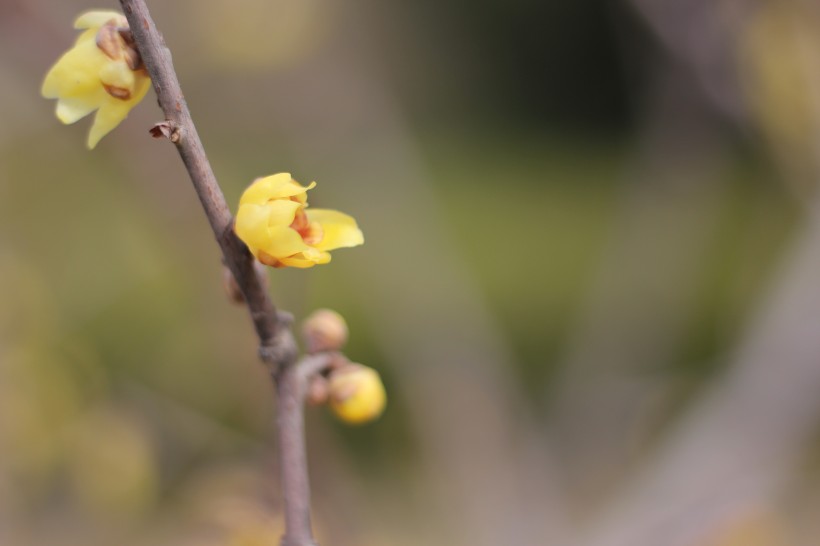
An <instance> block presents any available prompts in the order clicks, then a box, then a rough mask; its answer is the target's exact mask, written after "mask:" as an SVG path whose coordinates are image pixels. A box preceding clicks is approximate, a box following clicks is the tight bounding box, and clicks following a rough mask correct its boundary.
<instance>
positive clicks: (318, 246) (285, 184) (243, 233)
mask: <svg viewBox="0 0 820 546" xmlns="http://www.w3.org/2000/svg"><path fill="white" fill-rule="evenodd" d="M315 186H316V182H311V183H310V185H309V186H307V187H304V186H302V185H301V184H299V183H298V182H296V181H295V180H293V178H291V176H290V173H279V174H274V175H271V176H266V177H264V178H258V179H256V180H255V181H254V182H253V184H251V185H250V186H249V187H248V189H246V190H245V193H243V194H242V197H241V199H240V200H239V210H238V211H237V213H236V224H235V226H234V231H235V232H236V235H237V236H238V237H239V238H240V239H242V241H243V242H244V243H245V244H246V245H248V248H249V249H250V251H251V252H252V253H253V255H254V256H256V258H257V259H258V260H259V261H260V262H262V263H263V264H265V265H269V266H272V267H287V266H290V267H300V268H305V267H313V266H314V265H316V264H326V263H328V262H329V261H330V253H329V252H328V251H329V250H333V249H336V248H342V247H351V246H358V245H360V244H363V243H364V236H363V235H362V232H361V230H359V226H357V225H356V220H354V219H353V218H352V217H351V216H348V215H347V214H344V213H341V212H338V211H335V210H327V209H310V208H308V203H307V191H308V190H310V189H313V188H314V187H315Z"/></svg>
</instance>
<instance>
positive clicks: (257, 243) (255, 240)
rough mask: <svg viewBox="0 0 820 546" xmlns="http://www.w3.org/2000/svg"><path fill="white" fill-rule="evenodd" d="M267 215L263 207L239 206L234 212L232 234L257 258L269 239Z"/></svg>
mask: <svg viewBox="0 0 820 546" xmlns="http://www.w3.org/2000/svg"><path fill="white" fill-rule="evenodd" d="M269 231H270V230H269V228H268V214H267V211H266V209H265V207H264V206H263V205H241V206H240V207H239V210H238V211H237V212H236V223H235V224H234V233H236V236H237V237H239V238H240V239H241V240H242V242H244V243H245V244H246V245H248V248H249V249H250V251H251V253H253V255H254V256H258V253H259V248H260V247H262V246H264V245H265V243H266V242H267V240H268V238H269V234H268V233H269Z"/></svg>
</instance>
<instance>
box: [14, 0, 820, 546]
mask: <svg viewBox="0 0 820 546" xmlns="http://www.w3.org/2000/svg"><path fill="white" fill-rule="evenodd" d="M117 7H118V4H117V3H116V2H107V3H106V2H101V3H97V4H95V5H89V4H86V3H84V2H81V1H79V0H70V1H69V0H63V1H61V2H57V1H48V0H0V75H1V76H0V82H2V83H0V116H2V117H1V118H0V119H2V125H0V544H3V545H9V546H43V545H47V544H55V543H59V544H61V545H62V546H72V545H78V546H79V545H83V546H96V545H101V546H102V545H106V546H108V545H110V544H118V545H125V546H127V545H143V544H151V545H157V546H163V545H174V546H211V545H229V546H255V545H270V544H278V540H279V536H280V535H281V531H282V528H281V525H282V523H281V518H280V506H281V501H280V498H279V494H278V485H277V475H276V446H275V444H274V442H273V426H274V419H275V416H274V414H273V396H272V395H273V393H272V388H271V386H270V384H269V381H268V378H267V377H266V374H265V371H264V369H263V367H262V366H261V365H260V364H259V362H258V361H257V359H256V355H255V352H256V351H255V339H254V336H253V331H252V328H251V325H250V321H249V319H248V317H247V315H246V312H245V310H244V309H243V308H241V307H235V306H231V305H230V304H229V303H228V302H227V300H226V298H225V296H224V294H223V291H222V287H221V282H222V281H221V274H222V273H221V266H220V263H219V254H218V250H217V247H216V245H215V244H214V241H213V240H212V236H211V234H210V232H209V229H208V227H207V223H206V221H205V217H204V215H203V213H202V211H201V210H200V207H199V204H198V202H197V200H196V198H195V195H194V193H193V191H192V188H191V187H190V183H189V181H188V179H187V175H186V173H185V171H184V169H183V167H182V164H181V162H180V161H179V159H178V157H177V155H176V152H175V150H174V149H173V147H172V146H169V145H168V144H167V143H166V142H163V141H155V140H152V139H151V138H149V136H148V132H147V131H148V129H149V128H150V127H151V126H152V124H153V123H155V122H156V121H159V120H160V119H161V112H160V110H159V109H158V108H157V107H156V104H155V99H154V97H153V93H151V94H149V96H148V97H147V98H146V100H145V101H144V103H143V104H141V105H140V106H139V107H138V108H136V109H135V110H134V111H133V112H132V113H131V115H130V117H129V118H128V120H126V121H125V122H124V123H123V124H122V125H121V126H120V127H119V128H118V129H117V130H115V131H114V132H112V133H111V134H110V135H109V136H107V137H106V138H105V139H103V141H102V142H101V143H100V145H99V146H98V147H97V149H96V150H94V151H92V152H89V151H87V150H86V149H85V147H84V143H85V138H86V134H87V131H88V127H89V126H90V119H85V120H82V121H80V122H78V123H77V124H75V125H72V126H62V125H60V124H59V123H58V121H57V120H56V119H55V117H54V103H53V102H50V101H46V100H45V99H42V98H41V97H40V96H39V87H40V85H41V82H42V78H43V76H44V75H45V73H46V71H47V70H48V68H49V67H50V66H51V65H52V64H53V63H54V62H55V61H56V59H57V58H58V56H59V55H60V54H61V53H62V52H63V51H64V50H66V49H67V48H68V47H69V46H70V44H71V43H72V42H73V40H74V38H75V32H74V31H73V29H72V27H71V25H72V22H73V20H74V18H75V17H76V15H77V14H79V13H80V12H82V11H84V10H86V9H90V8H104V9H116V8H117ZM149 7H150V8H151V9H152V12H153V14H154V17H155V19H156V22H157V25H158V27H159V29H160V31H162V32H163V33H164V35H165V39H166V42H167V43H168V45H169V47H170V48H171V50H172V52H173V55H174V61H175V64H176V68H177V70H178V73H179V77H180V80H181V83H182V86H183V89H184V91H185V92H186V97H187V100H188V103H189V106H190V108H191V110H192V113H193V116H194V119H195V121H196V123H197V125H198V128H199V131H200V133H201V136H202V139H203V141H204V143H205V147H206V149H207V150H208V152H209V155H210V158H211V161H212V163H213V167H214V169H215V171H216V174H217V177H218V178H219V180H220V182H221V184H222V186H223V189H224V191H225V193H226V196H227V198H228V200H229V202H230V203H232V204H234V203H236V202H237V200H238V197H239V195H240V194H241V192H242V190H243V189H244V188H245V187H246V186H247V184H249V183H250V182H251V181H252V180H253V179H254V178H255V177H258V176H262V175H267V174H272V173H275V172H281V171H289V172H291V173H293V176H294V177H295V178H296V179H297V180H300V181H302V182H309V181H311V180H316V181H317V182H318V187H317V188H316V189H315V190H313V191H312V192H311V204H313V205H314V206H323V207H329V208H338V209H339V210H343V211H346V212H349V213H350V214H352V215H354V216H355V217H356V218H357V219H358V220H359V223H360V225H361V226H362V228H363V231H364V233H365V237H366V241H367V244H366V245H365V246H363V247H361V248H358V249H353V250H342V251H338V252H336V253H334V257H333V263H332V265H330V266H328V267H317V268H314V269H312V270H308V271H302V270H296V271H289V270H276V271H272V272H271V274H270V275H271V281H272V283H271V292H272V296H273V299H274V301H275V302H277V303H278V304H279V305H280V306H281V307H282V308H285V309H288V310H290V311H292V312H294V313H295V315H296V317H297V319H298V318H299V317H304V316H306V315H307V314H308V313H309V312H310V311H312V310H314V309H316V308H319V307H331V308H334V309H336V310H338V311H339V312H341V313H342V314H343V315H344V316H345V317H346V318H347V319H348V322H349V325H350V328H351V333H352V335H351V342H350V344H349V348H348V350H347V354H348V356H349V357H350V358H351V359H353V360H355V361H359V362H363V363H365V364H367V365H369V366H373V367H375V368H377V369H378V370H379V371H380V372H381V373H382V375H383V377H384V379H385V383H386V385H387V388H388V392H389V404H388V410H387V412H386V414H385V415H384V416H383V418H382V419H381V420H380V421H378V422H376V423H374V424H371V425H368V426H364V427H359V428H349V427H346V426H344V425H341V424H339V423H337V422H336V421H334V419H333V417H332V416H331V415H330V414H329V413H328V412H327V411H326V410H325V409H324V408H313V409H310V410H309V412H308V434H309V439H308V440H309V441H308V443H309V446H308V451H309V453H310V466H311V479H312V486H313V495H314V508H315V513H314V522H315V527H316V530H317V535H318V538H319V541H320V543H321V544H324V545H327V546H333V545H341V546H347V545H350V546H352V545H361V546H389V545H397V546H402V545H417V544H430V545H454V544H457V545H462V544H463V545H470V546H484V545H487V546H497V545H499V544H522V545H524V544H526V545H545V546H551V545H560V546H644V545H645V546H659V545H663V546H678V545H680V546H696V545H698V546H779V545H788V546H795V545H798V546H799V545H807V546H812V545H814V546H816V545H817V544H818V542H817V537H818V536H820V520H818V519H817V518H816V514H817V513H818V510H820V335H818V334H820V220H818V218H817V217H816V216H817V215H816V212H815V200H816V192H817V180H818V176H820V159H819V158H820V154H819V153H818V152H819V151H820V148H818V147H819V146H820V53H818V52H820V7H818V5H817V4H816V3H814V2H811V1H807V0H735V1H730V0H726V1H715V0H660V1H659V0H631V1H627V0H624V1H622V2H604V1H594V0H553V1H550V2H536V1H522V0H519V1H510V2H500V1H498V0H496V1H490V0H476V1H474V2H471V3H469V4H463V3H457V2H434V1H432V0H416V1H414V2H406V3H384V2H377V1H372V0H362V1H360V2H355V3H351V2H344V3H340V2H333V1H331V0H302V1H300V2H288V1H285V0H230V1H229V0H212V1H209V2H198V1H196V0H176V1H174V2H158V1H157V2H149Z"/></svg>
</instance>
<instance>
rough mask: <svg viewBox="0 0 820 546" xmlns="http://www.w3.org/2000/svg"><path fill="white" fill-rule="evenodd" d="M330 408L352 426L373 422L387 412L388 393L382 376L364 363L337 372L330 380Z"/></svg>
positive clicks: (351, 365)
mask: <svg viewBox="0 0 820 546" xmlns="http://www.w3.org/2000/svg"><path fill="white" fill-rule="evenodd" d="M329 387H330V409H331V410H333V413H335V414H336V417H338V418H339V419H341V420H342V421H344V422H345V423H349V424H351V425H359V424H363V423H367V422H368V421H373V420H374V419H376V418H378V417H379V416H380V415H381V414H382V412H384V408H385V405H386V404H387V394H386V392H385V390H384V384H383V383H382V380H381V377H379V373H378V372H377V371H376V370H374V369H373V368H368V367H367V366H362V365H361V364H350V365H348V366H345V367H344V368H340V369H338V370H335V371H333V372H332V373H331V374H330V378H329Z"/></svg>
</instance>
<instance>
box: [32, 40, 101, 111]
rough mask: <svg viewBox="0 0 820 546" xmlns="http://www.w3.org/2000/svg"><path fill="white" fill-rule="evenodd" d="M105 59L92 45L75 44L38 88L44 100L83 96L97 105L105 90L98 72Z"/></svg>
mask: <svg viewBox="0 0 820 546" xmlns="http://www.w3.org/2000/svg"><path fill="white" fill-rule="evenodd" d="M107 61H108V57H106V56H105V54H104V53H103V52H102V51H100V50H99V49H98V48H97V47H96V46H95V45H94V44H93V43H91V44H78V45H76V46H74V47H72V48H71V49H70V50H68V51H67V52H66V53H65V54H64V55H63V56H62V57H60V59H58V60H57V62H56V63H55V65H54V66H53V67H52V68H51V70H49V71H48V74H46V78H45V80H44V81H43V87H42V89H41V93H42V95H43V96H44V97H45V98H47V99H56V98H70V97H83V98H84V99H85V100H87V101H88V102H92V98H93V100H96V101H97V102H101V100H102V96H103V94H104V93H105V89H104V88H103V87H102V85H100V76H99V74H100V70H101V69H102V68H103V67H104V66H105V64H106V62H107Z"/></svg>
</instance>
